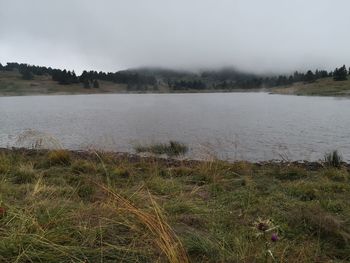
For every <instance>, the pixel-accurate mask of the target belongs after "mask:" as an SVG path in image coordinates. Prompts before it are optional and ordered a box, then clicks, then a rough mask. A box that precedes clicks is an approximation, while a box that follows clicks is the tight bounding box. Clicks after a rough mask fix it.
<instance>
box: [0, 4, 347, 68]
mask: <svg viewBox="0 0 350 263" xmlns="http://www.w3.org/2000/svg"><path fill="white" fill-rule="evenodd" d="M349 11H350V1H349V0H94V1H93V0H59V1H54V0H52V1H50V0H0V62H1V63H4V62H8V61H16V62H26V63H30V64H37V65H47V66H53V67H59V68H67V69H75V70H76V71H78V72H80V71H81V70H82V69H95V70H104V71H116V70H120V69H125V68H134V67H141V66H161V67H167V68H179V69H180V68H181V69H194V70H196V69H203V68H216V67H224V66H225V67H226V66H234V67H236V68H239V69H242V70H248V71H255V72H270V71H278V72H287V71H292V70H295V69H299V70H303V69H307V68H312V69H315V68H317V67H318V68H326V69H330V68H333V67H335V66H338V65H340V64H344V63H345V64H348V66H350V34H349V30H350V15H349Z"/></svg>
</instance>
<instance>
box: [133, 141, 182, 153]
mask: <svg viewBox="0 0 350 263" xmlns="http://www.w3.org/2000/svg"><path fill="white" fill-rule="evenodd" d="M135 150H136V152H138V153H143V152H148V153H153V154H166V155H168V156H170V157H174V156H179V155H181V154H185V153H187V152H188V147H187V146H186V145H185V144H183V143H181V142H176V141H170V142H169V144H167V143H158V144H153V145H149V146H142V145H138V146H136V147H135Z"/></svg>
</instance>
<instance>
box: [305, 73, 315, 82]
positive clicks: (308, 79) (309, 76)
mask: <svg viewBox="0 0 350 263" xmlns="http://www.w3.org/2000/svg"><path fill="white" fill-rule="evenodd" d="M315 80H316V76H315V74H314V73H313V72H312V71H311V70H308V72H306V75H305V81H306V82H314V81H315Z"/></svg>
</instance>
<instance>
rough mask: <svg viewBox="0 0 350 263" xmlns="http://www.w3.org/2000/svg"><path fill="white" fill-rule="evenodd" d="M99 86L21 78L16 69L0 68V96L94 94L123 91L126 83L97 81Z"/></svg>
mask: <svg viewBox="0 0 350 263" xmlns="http://www.w3.org/2000/svg"><path fill="white" fill-rule="evenodd" d="M99 83H100V88H98V89H85V88H84V87H83V84H81V83H78V84H70V85H60V84H58V83H57V82H55V81H52V79H51V77H50V76H34V79H33V80H23V79H22V76H21V74H19V73H18V72H17V71H1V70H0V96H20V95H39V94H95V93H125V92H127V89H126V85H124V84H116V83H113V82H109V81H99Z"/></svg>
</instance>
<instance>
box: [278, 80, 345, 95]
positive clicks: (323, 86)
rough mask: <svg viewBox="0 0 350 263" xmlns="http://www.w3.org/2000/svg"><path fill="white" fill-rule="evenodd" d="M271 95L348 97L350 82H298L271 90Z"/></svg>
mask: <svg viewBox="0 0 350 263" xmlns="http://www.w3.org/2000/svg"><path fill="white" fill-rule="evenodd" d="M271 91H272V92H273V93H279V94H292V95H309V96H350V80H346V81H334V80H333V78H324V79H319V80H317V81H315V82H313V83H303V82H298V83H294V84H292V85H287V86H283V87H277V88H273V89H271Z"/></svg>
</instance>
